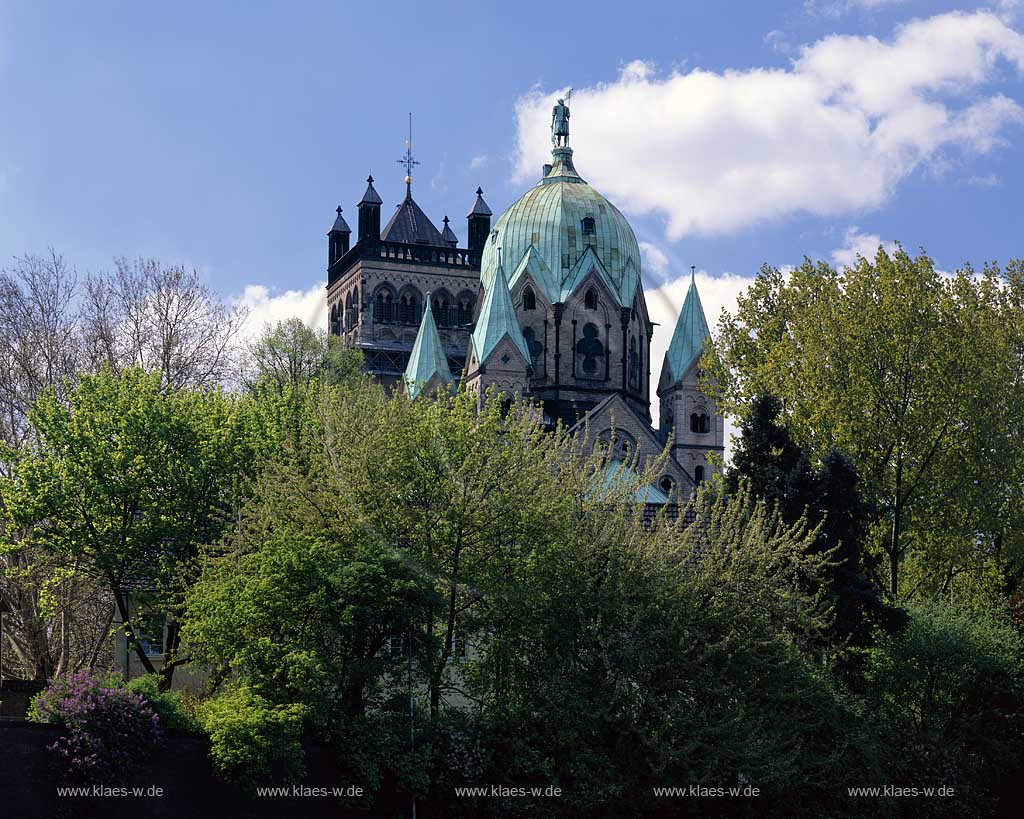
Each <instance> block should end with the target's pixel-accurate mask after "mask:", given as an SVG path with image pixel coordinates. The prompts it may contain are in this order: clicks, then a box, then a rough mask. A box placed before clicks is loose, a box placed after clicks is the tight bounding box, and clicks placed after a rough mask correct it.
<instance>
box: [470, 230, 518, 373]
mask: <svg viewBox="0 0 1024 819" xmlns="http://www.w3.org/2000/svg"><path fill="white" fill-rule="evenodd" d="M505 336H508V337H509V338H510V339H511V340H512V343H513V344H514V345H515V346H516V347H517V348H518V349H519V352H521V353H522V354H523V358H524V359H525V360H526V364H527V366H529V365H530V363H531V359H530V348H529V346H528V345H527V343H526V339H525V338H523V330H522V328H521V327H520V326H519V319H518V318H516V311H515V308H514V307H513V306H512V294H511V293H510V292H509V290H508V279H507V278H506V277H505V268H504V267H502V264H501V248H498V268H497V270H495V272H494V275H493V276H491V281H490V283H489V284H488V285H487V290H486V292H485V293H484V303H483V306H482V307H481V308H480V317H479V318H478V319H477V322H476V327H475V328H474V329H473V337H472V339H473V348H474V350H476V358H477V361H478V362H479V363H480V364H483V363H484V362H485V361H487V357H488V356H489V355H490V354H491V353H492V352H493V351H494V348H495V347H497V346H498V342H500V341H501V340H502V339H503V338H505Z"/></svg>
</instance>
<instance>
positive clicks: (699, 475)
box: [693, 464, 704, 486]
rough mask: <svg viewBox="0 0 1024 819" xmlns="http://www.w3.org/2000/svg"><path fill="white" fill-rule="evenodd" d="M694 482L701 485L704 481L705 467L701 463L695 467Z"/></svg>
mask: <svg viewBox="0 0 1024 819" xmlns="http://www.w3.org/2000/svg"><path fill="white" fill-rule="evenodd" d="M693 482H694V483H695V484H697V486H700V485H701V484H702V483H704V467H703V466H700V465H699V464H698V465H697V466H695V467H694V468H693Z"/></svg>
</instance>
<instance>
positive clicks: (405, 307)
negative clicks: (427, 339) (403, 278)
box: [398, 289, 420, 324]
mask: <svg viewBox="0 0 1024 819" xmlns="http://www.w3.org/2000/svg"><path fill="white" fill-rule="evenodd" d="M398 320H399V321H400V322H401V323H402V324H419V321H420V294H419V293H417V292H416V291H415V290H411V289H410V290H403V291H402V298H401V299H399V302H398Z"/></svg>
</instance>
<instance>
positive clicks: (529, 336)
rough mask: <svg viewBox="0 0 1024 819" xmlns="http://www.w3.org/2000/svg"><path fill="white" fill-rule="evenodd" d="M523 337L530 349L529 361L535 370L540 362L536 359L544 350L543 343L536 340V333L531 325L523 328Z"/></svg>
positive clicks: (535, 370)
mask: <svg viewBox="0 0 1024 819" xmlns="http://www.w3.org/2000/svg"><path fill="white" fill-rule="evenodd" d="M523 338H524V339H526V346H527V347H528V348H529V349H530V362H531V363H532V365H533V371H534V372H537V371H538V369H539V367H538V365H539V363H540V362H539V361H538V359H539V358H540V355H541V353H543V352H544V345H543V344H542V343H541V342H540V341H538V340H537V333H536V331H535V330H534V329H533V328H532V327H525V328H523Z"/></svg>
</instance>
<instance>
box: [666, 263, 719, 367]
mask: <svg viewBox="0 0 1024 819" xmlns="http://www.w3.org/2000/svg"><path fill="white" fill-rule="evenodd" d="M708 338H711V332H710V331H709V330H708V322H707V319H705V318H704V307H703V306H702V305H701V303H700V294H699V293H698V292H697V281H696V279H695V277H694V276H692V275H691V276H690V289H689V290H687V291H686V300H685V301H684V302H683V309H682V310H681V311H680V312H679V319H678V320H677V321H676V329H675V332H673V333H672V341H671V342H670V343H669V345H668V352H667V353H665V364H666V365H667V366H668V369H669V375H670V376H671V378H672V381H673V382H676V381H678V380H679V379H681V378H682V377H683V376H684V375H686V373H688V372H689V371H690V368H691V367H692V366H693V365H694V364H696V363H697V361H698V360H700V356H701V353H702V352H703V351H704V340H705V339H708Z"/></svg>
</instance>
